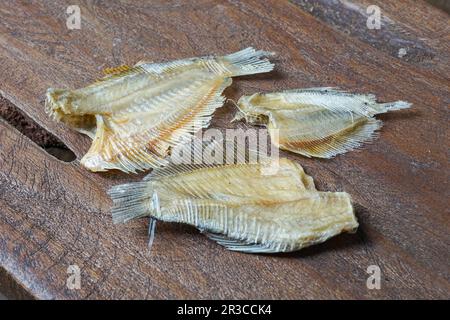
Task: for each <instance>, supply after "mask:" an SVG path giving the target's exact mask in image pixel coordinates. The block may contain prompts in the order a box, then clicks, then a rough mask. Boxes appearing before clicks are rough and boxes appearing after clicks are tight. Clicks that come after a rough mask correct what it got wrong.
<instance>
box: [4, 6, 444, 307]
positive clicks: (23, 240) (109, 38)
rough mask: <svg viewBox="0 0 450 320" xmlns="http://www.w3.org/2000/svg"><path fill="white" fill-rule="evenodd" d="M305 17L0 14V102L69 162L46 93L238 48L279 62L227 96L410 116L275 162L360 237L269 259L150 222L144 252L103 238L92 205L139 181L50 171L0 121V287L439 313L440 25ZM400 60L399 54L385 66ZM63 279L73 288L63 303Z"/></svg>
mask: <svg viewBox="0 0 450 320" xmlns="http://www.w3.org/2000/svg"><path fill="white" fill-rule="evenodd" d="M307 2H308V3H306V1H301V0H292V1H291V2H287V1H275V0H274V1H257V0H246V1H234V0H229V1H219V0H217V1H215V0H200V1H195V2H190V1H162V0H161V1H151V2H148V1H95V2H94V1H58V2H53V1H2V3H1V4H0V94H1V95H2V96H3V97H4V98H6V99H7V100H9V101H10V102H12V103H13V104H14V105H15V106H16V107H18V108H20V109H21V110H22V111H23V112H25V113H26V114H27V115H28V116H29V117H31V118H32V119H34V120H35V121H36V123H38V124H39V125H40V126H42V127H43V128H45V129H46V130H48V131H49V132H51V133H53V134H54V135H55V136H57V137H58V138H59V139H60V140H61V141H63V142H64V143H65V144H66V145H67V146H68V147H69V148H71V149H72V150H73V151H74V152H75V154H76V155H77V157H78V159H80V158H81V156H82V155H83V154H84V152H86V150H87V149H88V147H89V144H90V142H89V139H87V138H86V137H84V136H82V135H80V134H78V133H75V132H73V131H71V130H70V129H67V128H65V127H63V126H62V125H59V124H55V123H54V122H52V121H51V120H50V119H49V118H48V117H47V116H46V115H45V113H44V111H43V110H44V106H43V96H44V93H45V91H46V89H47V88H48V87H61V88H75V87H81V86H84V85H86V84H88V83H89V82H90V81H93V80H94V79H96V78H97V77H99V76H100V74H101V72H100V70H101V69H103V68H105V67H112V66H116V65H121V64H126V63H134V62H136V61H138V60H140V59H143V58H145V59H148V60H153V61H165V60H170V59H176V58H184V57H189V56H199V55H204V54H211V53H217V54H223V53H229V52H233V51H236V50H239V49H241V48H244V47H247V46H254V47H257V48H261V49H264V50H272V51H276V52H278V57H277V58H276V61H275V62H276V65H277V67H276V71H274V72H273V73H271V74H267V75H258V76H251V77H250V76H249V77H243V78H241V79H236V80H235V81H234V84H233V86H232V87H231V88H229V89H228V90H227V91H226V94H227V96H228V97H229V98H233V99H237V98H239V97H240V96H241V95H242V94H249V93H253V92H256V91H275V90H281V89H289V88H299V87H314V86H339V87H342V88H345V89H348V90H352V91H356V92H372V93H376V94H377V96H378V97H379V98H380V100H382V101H391V100H399V99H402V100H408V101H410V102H412V103H413V104H414V106H413V108H412V109H411V110H404V111H399V112H395V113H392V114H387V115H383V116H382V117H381V118H382V119H383V120H384V122H385V125H384V127H383V129H382V130H381V134H380V138H379V139H378V140H376V141H375V142H374V143H373V144H371V145H369V146H366V147H365V148H364V149H363V150H362V151H360V152H351V153H348V154H345V155H341V156H338V157H336V158H335V159H333V160H317V159H313V160H312V159H306V158H303V157H301V156H295V155H293V154H288V153H283V154H282V155H285V156H288V157H290V158H291V159H294V160H296V161H298V162H299V163H301V164H302V165H303V166H304V167H305V169H306V171H307V173H309V174H310V175H312V176H313V177H314V178H315V180H316V182H317V185H318V188H319V189H320V190H331V191H334V190H344V191H347V192H349V193H350V194H351V195H352V197H353V200H354V202H355V206H356V209H357V216H358V219H359V221H360V228H359V230H358V232H357V233H356V234H353V235H342V236H338V237H336V238H334V239H332V240H330V241H328V242H326V243H324V244H322V245H318V246H315V247H311V248H307V249H305V250H302V251H300V252H298V253H293V254H283V255H247V254H241V253H234V252H229V251H226V250H225V249H223V248H222V247H220V246H218V245H217V244H215V243H213V242H211V241H209V240H207V239H206V238H205V237H203V236H202V235H200V234H199V233H198V232H197V231H195V230H194V229H191V228H188V227H184V226H179V225H170V224H164V223H159V224H158V226H157V235H156V239H155V243H154V246H153V248H152V251H151V252H149V251H148V249H147V246H146V227H147V221H144V220H140V221H135V222H132V223H129V224H126V225H123V226H115V225H113V224H112V222H111V217H110V214H109V207H110V200H109V198H108V197H107V195H106V193H105V190H106V189H107V188H108V187H109V186H111V185H114V184H117V183H119V182H123V181H129V180H135V179H139V178H140V177H141V176H126V175H123V174H119V173H108V174H94V173H90V172H87V171H86V170H84V169H83V168H81V167H80V165H79V162H78V160H76V161H74V162H72V163H65V162H61V161H59V160H57V159H55V158H53V157H52V156H50V155H49V154H47V153H46V152H45V151H43V150H42V149H41V148H40V147H39V146H37V145H36V144H34V143H33V142H32V141H31V140H29V139H28V138H27V137H25V136H23V135H22V134H21V133H19V132H18V131H17V130H15V129H14V128H13V127H12V126H10V125H9V124H7V123H6V122H5V121H0V137H1V140H0V141H1V144H0V267H1V268H0V270H1V271H0V288H5V290H7V291H8V292H7V293H8V294H9V295H13V296H19V297H24V298H38V299H54V298H63V299H77V298H83V299H84V298H86V299H100V298H104V299H107V298H116V299H130V298H131V299H155V298H232V299H240V298H287V299H311V298H322V299H324V298H349V299H357V298H383V299H386V298H447V299H448V298H449V297H450V281H449V280H450V274H449V261H450V250H449V249H450V232H449V229H450V228H449V210H448V207H449V203H448V199H449V186H448V182H449V178H450V177H449V166H448V155H449V154H448V138H449V127H448V121H449V113H448V105H449V84H450V81H449V78H448V75H449V74H450V64H449V52H450V50H449V43H450V42H449V41H448V40H449V17H448V15H446V14H445V13H444V12H443V11H441V10H438V9H436V8H434V7H432V6H431V5H429V4H427V3H426V2H421V1H413V0H400V1H395V2H394V1H389V2H387V1H374V0H370V1H366V0H358V1H352V5H349V1H343V0H342V1H321V0H317V1H307ZM369 2H370V4H377V5H379V6H380V7H381V8H382V14H383V19H384V21H388V22H389V23H388V24H386V25H384V26H383V27H382V29H381V30H368V29H366V28H364V24H363V21H364V19H366V18H367V17H366V16H365V8H366V7H367V5H368V4H369ZM75 3H77V4H79V6H80V8H81V15H82V24H81V29H80V30H68V29H67V28H66V24H65V22H66V17H67V15H66V13H65V12H66V11H65V10H66V8H67V6H68V5H72V4H75ZM332 3H338V4H332ZM311 6H312V7H311ZM311 8H313V9H312V10H311ZM336 12H339V13H340V14H339V15H337V14H335V13H336ZM351 21H355V24H353V25H351V24H350V22H351ZM403 44H407V46H406V47H407V49H408V51H407V52H409V53H410V55H409V56H408V54H407V55H406V56H405V57H403V58H399V57H398V55H396V52H398V49H399V46H401V45H403ZM233 112H234V109H233V107H232V106H231V105H226V106H225V107H223V108H221V109H220V110H218V111H217V112H216V116H215V118H214V121H213V126H216V127H222V128H223V127H227V126H228V125H229V124H228V121H229V119H230V118H231V117H232V113H233ZM73 264H77V265H79V266H80V268H81V275H82V283H81V289H80V290H69V289H68V288H67V287H66V280H67V277H68V274H67V268H68V266H69V265H73ZM370 265H378V266H380V268H381V272H382V280H381V286H382V287H381V289H380V290H368V289H367V287H366V279H367V277H368V276H369V275H368V274H367V273H366V269H367V267H368V266H370Z"/></svg>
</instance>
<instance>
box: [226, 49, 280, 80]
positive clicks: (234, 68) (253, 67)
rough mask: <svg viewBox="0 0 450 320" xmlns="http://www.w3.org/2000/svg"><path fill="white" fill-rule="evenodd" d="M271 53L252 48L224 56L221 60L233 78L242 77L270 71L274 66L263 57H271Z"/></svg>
mask: <svg viewBox="0 0 450 320" xmlns="http://www.w3.org/2000/svg"><path fill="white" fill-rule="evenodd" d="M273 55H274V53H273V52H268V51H263V50H255V49H254V48H252V47H249V48H246V49H244V50H241V51H238V52H235V53H232V54H229V55H226V56H224V57H223V59H224V60H225V61H226V62H227V64H229V66H227V67H228V68H229V69H230V71H231V72H232V74H233V76H243V75H249V74H257V73H264V72H269V71H272V70H273V68H274V64H273V63H271V62H270V61H269V60H268V59H266V58H265V57H268V56H273Z"/></svg>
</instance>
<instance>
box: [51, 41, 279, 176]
mask: <svg viewBox="0 0 450 320" xmlns="http://www.w3.org/2000/svg"><path fill="white" fill-rule="evenodd" d="M269 55H271V53H269V52H265V51H257V50H255V49H253V48H247V49H244V50H242V51H239V52H236V53H232V54H229V55H226V56H222V57H216V56H208V57H201V58H189V59H183V60H177V61H170V62H164V63H149V62H139V63H137V64H136V65H135V66H133V67H127V66H122V67H119V68H116V69H112V70H107V73H108V75H107V76H106V77H104V78H102V79H100V80H99V81H97V82H95V83H93V84H91V85H89V86H87V87H85V88H81V89H76V90H63V89H52V88H50V89H48V91H47V96H46V111H47V113H48V114H49V115H50V116H51V117H52V118H54V119H55V120H56V121H61V122H63V123H65V124H66V125H67V126H69V127H71V128H73V129H75V130H78V131H79V132H81V133H84V134H86V135H88V136H89V137H91V138H92V139H93V143H92V146H91V148H90V150H89V151H88V152H87V154H86V155H85V156H84V157H83V158H82V159H81V164H82V165H84V166H85V167H86V168H87V169H89V170H91V171H106V170H110V169H118V170H121V171H124V172H136V171H139V170H147V169H150V168H155V167H159V166H163V165H166V164H167V162H166V161H165V160H164V159H165V157H167V155H168V152H169V149H170V148H171V147H174V146H176V145H177V144H179V143H180V141H182V140H183V139H184V138H188V137H189V136H190V135H192V134H193V133H195V132H196V131H198V130H200V129H201V128H205V127H207V126H208V125H209V122H210V120H211V117H212V114H213V113H214V111H215V110H216V109H217V108H219V107H221V106H222V105H223V103H224V97H223V96H222V92H223V90H225V88H226V87H228V86H229V85H230V84H231V82H232V81H231V77H234V76H241V75H249V74H256V73H263V72H269V71H271V70H272V69H273V64H272V63H270V62H269V61H268V60H267V59H266V58H265V57H266V56H269Z"/></svg>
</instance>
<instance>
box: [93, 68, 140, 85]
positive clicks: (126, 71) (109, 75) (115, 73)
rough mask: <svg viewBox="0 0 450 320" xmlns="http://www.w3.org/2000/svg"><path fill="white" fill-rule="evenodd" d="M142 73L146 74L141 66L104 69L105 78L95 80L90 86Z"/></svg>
mask: <svg viewBox="0 0 450 320" xmlns="http://www.w3.org/2000/svg"><path fill="white" fill-rule="evenodd" d="M144 72H146V70H145V69H144V68H142V67H141V66H135V67H130V66H127V65H123V66H119V67H114V68H106V69H104V70H103V73H104V74H105V76H104V77H102V78H100V79H97V80H96V81H95V82H94V83H93V84H91V85H90V86H95V85H98V84H99V83H101V82H103V81H109V80H111V79H116V78H122V77H126V76H129V75H132V74H138V73H144ZM90 86H88V87H90Z"/></svg>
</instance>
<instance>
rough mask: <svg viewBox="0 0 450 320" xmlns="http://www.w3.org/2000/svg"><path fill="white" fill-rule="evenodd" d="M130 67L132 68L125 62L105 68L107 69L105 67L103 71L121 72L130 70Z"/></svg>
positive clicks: (109, 73)
mask: <svg viewBox="0 0 450 320" xmlns="http://www.w3.org/2000/svg"><path fill="white" fill-rule="evenodd" d="M130 68H131V67H130V66H128V65H126V64H123V65H121V66H118V67H112V68H105V69H103V73H104V74H105V75H112V74H119V73H122V72H126V71H128V70H130Z"/></svg>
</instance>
